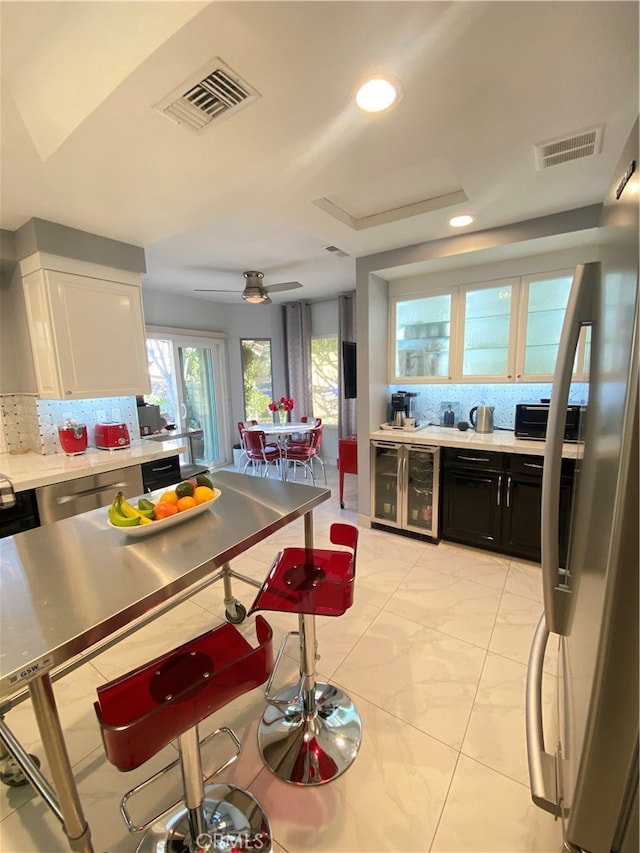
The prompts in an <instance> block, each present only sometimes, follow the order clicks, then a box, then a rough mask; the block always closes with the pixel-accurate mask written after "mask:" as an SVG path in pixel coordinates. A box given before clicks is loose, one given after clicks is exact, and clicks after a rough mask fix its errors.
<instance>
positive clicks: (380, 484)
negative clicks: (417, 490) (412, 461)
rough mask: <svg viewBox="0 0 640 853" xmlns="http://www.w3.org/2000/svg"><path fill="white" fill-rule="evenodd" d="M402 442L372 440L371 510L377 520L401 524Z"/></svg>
mask: <svg viewBox="0 0 640 853" xmlns="http://www.w3.org/2000/svg"><path fill="white" fill-rule="evenodd" d="M401 451H402V445H401V444H392V443H391V442H384V441H380V442H378V441H372V442H371V512H372V516H373V519H374V520H375V521H380V522H382V523H383V524H389V525H391V526H393V527H399V526H400V510H401V506H400V483H399V481H398V468H399V462H400V452H401Z"/></svg>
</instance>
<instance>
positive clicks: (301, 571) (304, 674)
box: [249, 523, 362, 785]
mask: <svg viewBox="0 0 640 853" xmlns="http://www.w3.org/2000/svg"><path fill="white" fill-rule="evenodd" d="M329 538H330V540H331V543H332V544H333V545H342V546H345V547H346V548H348V549H349V550H337V549H335V550H332V549H319V548H313V549H310V550H307V549H306V548H285V549H283V550H282V551H281V552H280V553H279V554H278V555H277V556H276V559H275V561H274V563H273V565H272V567H271V570H270V571H269V574H268V575H267V578H266V580H265V581H264V583H263V585H262V587H261V589H260V592H259V593H258V595H257V597H256V599H255V601H254V602H253V605H252V607H251V609H250V611H249V614H252V613H255V612H256V611H258V610H273V611H280V612H286V613H296V614H297V615H298V631H291V632H289V633H287V634H285V635H284V638H283V641H282V645H281V646H280V650H279V651H278V655H277V657H276V663H275V666H274V669H273V672H272V674H271V676H270V678H269V680H268V682H267V686H266V691H265V698H266V701H267V708H266V710H265V712H264V715H263V717H262V719H261V721H260V724H259V726H258V746H259V749H260V753H261V755H262V758H263V760H264V762H265V764H266V765H267V767H268V768H269V769H270V770H271V771H272V772H273V773H275V775H276V776H277V777H278V778H279V779H283V780H284V781H285V782H291V783H293V784H296V785H322V784H324V783H325V782H330V781H331V780H332V779H335V778H337V777H338V776H340V775H341V774H342V773H344V772H345V770H347V769H348V768H349V767H350V766H351V764H352V763H353V761H354V760H355V757H356V755H357V753H358V750H359V748H360V743H361V741H362V723H361V721H360V715H359V714H358V710H357V708H356V707H355V705H354V704H353V702H352V701H351V699H350V698H349V697H348V696H347V695H346V694H345V693H344V692H343V691H341V690H338V688H337V687H334V686H333V685H331V684H324V683H321V682H317V681H316V670H315V665H316V660H317V650H316V626H315V617H316V616H341V615H342V614H343V613H345V612H346V611H347V610H348V609H349V608H350V607H351V605H352V604H353V585H354V581H355V572H356V549H357V543H358V529H357V528H356V527H354V526H353V525H350V524H338V523H336V524H332V525H331V529H330V533H329ZM292 636H298V637H299V645H300V680H299V682H298V684H297V685H294V686H291V687H285V688H284V689H283V690H280V691H279V692H278V693H276V694H275V695H272V694H271V688H272V686H273V682H274V680H275V675H276V671H277V668H278V665H279V663H280V661H281V659H282V656H283V654H284V651H285V648H286V644H287V641H288V640H289V638H290V637H292Z"/></svg>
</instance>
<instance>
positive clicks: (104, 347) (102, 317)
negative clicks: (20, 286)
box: [24, 270, 150, 400]
mask: <svg viewBox="0 0 640 853" xmlns="http://www.w3.org/2000/svg"><path fill="white" fill-rule="evenodd" d="M24 292H25V302H26V306H27V315H28V319H29V328H30V333H31V346H32V351H33V357H34V362H35V367H36V375H37V379H38V390H39V393H40V396H41V397H44V398H52V399H58V400H64V399H67V400H70V399H82V398H87V397H117V396H128V395H136V394H148V393H149V391H150V382H149V372H148V369H147V357H146V346H145V331H144V318H143V313H142V296H141V292H140V287H139V286H137V285H133V284H126V283H123V282H118V281H104V280H101V279H97V278H91V277H89V276H84V275H75V274H71V273H65V272H57V271H51V270H38V271H36V272H33V273H31V274H29V275H27V276H25V278H24Z"/></svg>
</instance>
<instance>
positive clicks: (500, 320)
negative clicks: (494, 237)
mask: <svg viewBox="0 0 640 853" xmlns="http://www.w3.org/2000/svg"><path fill="white" fill-rule="evenodd" d="M518 284H519V280H518V279H517V278H509V279H502V280H500V281H494V282H491V284H486V285H470V286H465V287H462V288H460V297H459V298H460V300H461V311H460V316H461V319H460V322H461V323H462V332H461V335H460V337H461V338H462V366H461V369H460V381H461V382H469V381H470V380H472V381H476V382H477V381H484V382H510V381H513V377H514V374H515V354H516V329H517V316H518V314H517V306H518V295H519V289H518Z"/></svg>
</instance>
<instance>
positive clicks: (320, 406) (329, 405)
mask: <svg viewBox="0 0 640 853" xmlns="http://www.w3.org/2000/svg"><path fill="white" fill-rule="evenodd" d="M311 383H312V391H313V415H314V417H316V418H322V423H323V425H326V426H338V338H337V337H330V338H312V340H311Z"/></svg>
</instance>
